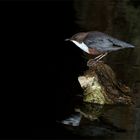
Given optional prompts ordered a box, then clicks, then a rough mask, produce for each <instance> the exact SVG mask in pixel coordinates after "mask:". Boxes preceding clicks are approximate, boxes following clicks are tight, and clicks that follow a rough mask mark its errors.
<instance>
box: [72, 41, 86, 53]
mask: <svg viewBox="0 0 140 140" xmlns="http://www.w3.org/2000/svg"><path fill="white" fill-rule="evenodd" d="M71 41H72V42H73V43H74V44H75V45H77V46H78V47H79V48H80V49H82V50H83V51H85V52H86V53H89V50H88V47H87V45H86V44H84V43H83V42H82V43H79V42H77V41H75V40H71Z"/></svg>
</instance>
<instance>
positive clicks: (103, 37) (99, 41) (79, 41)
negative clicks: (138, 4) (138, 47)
mask: <svg viewBox="0 0 140 140" xmlns="http://www.w3.org/2000/svg"><path fill="white" fill-rule="evenodd" d="M66 41H72V42H73V43H74V44H75V45H77V46H78V47H79V48H80V49H82V50H83V51H85V52H86V53H88V54H91V55H95V56H96V55H97V57H95V58H94V59H93V60H94V61H95V62H98V61H99V60H101V59H102V58H103V57H105V56H106V55H107V54H108V53H110V52H112V51H117V50H120V49H124V48H134V47H135V46H133V45H131V44H129V43H126V42H124V41H121V40H118V39H116V38H113V37H111V36H109V35H107V34H105V33H102V32H98V31H90V32H80V33H77V34H75V35H73V36H72V37H71V38H69V39H66Z"/></svg>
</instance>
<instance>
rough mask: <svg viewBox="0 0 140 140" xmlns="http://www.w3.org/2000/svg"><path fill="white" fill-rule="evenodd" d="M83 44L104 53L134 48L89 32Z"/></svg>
mask: <svg viewBox="0 0 140 140" xmlns="http://www.w3.org/2000/svg"><path fill="white" fill-rule="evenodd" d="M84 43H85V44H86V45H87V46H88V47H90V48H96V49H97V50H99V51H101V52H104V51H116V50H119V49H123V48H134V47H135V46H133V45H131V44H129V43H126V42H124V41H121V40H118V39H115V38H113V37H111V36H109V35H107V34H104V33H101V32H89V34H88V35H87V37H86V38H85V40H84Z"/></svg>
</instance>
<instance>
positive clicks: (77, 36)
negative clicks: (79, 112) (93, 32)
mask: <svg viewBox="0 0 140 140" xmlns="http://www.w3.org/2000/svg"><path fill="white" fill-rule="evenodd" d="M87 34H88V33H86V32H80V33H77V34H75V35H73V36H72V37H70V38H69V39H65V41H71V40H74V41H77V42H79V43H82V42H83V40H84V38H85V37H86V36H87Z"/></svg>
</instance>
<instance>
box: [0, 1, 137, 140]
mask: <svg viewBox="0 0 140 140" xmlns="http://www.w3.org/2000/svg"><path fill="white" fill-rule="evenodd" d="M139 6H140V3H139V1H138V0H128V1H125V0H122V1H118V0H106V1H103V0H87V1H85V0H43V1H37V0H36V1H31V0H30V1H12V0H11V1H0V7H1V8H0V12H1V44H4V45H2V47H1V48H2V49H4V51H2V53H3V55H2V62H3V63H4V65H3V66H2V70H3V75H4V80H3V83H4V84H5V83H6V84H5V85H6V86H5V88H4V90H3V91H5V92H3V94H2V95H4V97H5V98H2V99H5V100H3V102H4V104H3V103H2V106H4V107H3V110H4V112H8V114H7V113H3V114H6V115H5V116H6V117H8V118H7V119H6V121H4V128H3V131H5V130H6V131H5V132H6V134H5V133H3V138H21V137H23V138H31V137H33V138H58V136H59V137H61V138H62V137H63V136H64V135H66V136H68V137H70V136H69V135H68V134H67V133H65V131H63V130H61V129H60V128H59V127H57V126H56V125H55V121H56V119H61V118H63V117H64V116H67V115H69V114H71V112H72V111H73V106H69V103H71V101H72V99H73V96H74V95H75V94H77V93H80V92H81V89H80V87H79V85H78V82H77V79H76V78H77V76H78V75H79V74H81V72H82V71H83V70H85V69H86V66H85V64H86V63H85V60H84V59H83V57H81V56H82V52H81V50H79V49H78V48H76V47H75V46H74V45H73V44H72V43H70V42H69V43H68V42H67V43H66V42H65V41H64V39H65V38H68V37H70V36H72V35H73V34H75V33H77V32H79V31H89V30H98V31H102V32H105V33H108V34H110V35H112V36H114V37H117V38H119V39H122V40H124V41H128V40H129V42H131V43H132V44H134V45H136V48H135V50H134V51H133V52H131V51H123V52H119V53H115V55H114V54H112V55H110V56H108V57H107V58H106V62H107V63H108V64H110V66H111V67H112V68H113V70H115V72H116V74H117V76H118V77H121V78H120V79H122V80H123V82H124V83H126V84H128V85H129V86H130V87H132V88H134V89H136V90H137V91H138V88H139V87H140V86H139V85H140V79H139V77H140V76H139V75H140V59H139V58H140V57H139V52H140V49H139V46H140V45H139V44H140V42H139V35H140V34H139V33H140V26H139V25H140V24H139ZM7 87H8V88H7ZM73 87H74V88H73ZM8 93H10V94H8ZM11 93H14V94H11ZM137 93H138V92H137ZM137 95H138V94H136V96H137ZM138 97H139V96H138ZM137 99H139V98H137ZM64 101H65V102H64ZM5 104H8V107H5ZM138 107H139V101H138ZM67 108H69V111H68V112H67V111H66V110H67ZM19 113H20V115H19ZM11 114H12V115H11ZM16 114H18V115H16ZM5 116H4V117H3V118H5ZM9 116H10V117H9ZM12 116H14V117H12ZM15 116H16V117H15ZM29 116H31V117H29ZM20 117H21V118H22V119H21V118H20ZM25 118H27V120H28V118H29V119H30V121H29V123H28V121H26V119H25ZM17 119H19V120H20V121H18V122H21V123H18V125H15V122H16V121H17ZM13 120H16V121H13ZM21 120H23V121H21ZM24 122H26V123H27V124H26V123H24ZM31 122H32V124H31V126H30V127H29V126H28V125H29V124H30V123H31ZM6 124H7V125H6ZM24 125H25V128H23V127H22V126H24ZM9 126H10V127H9ZM14 126H16V128H15V129H14ZM7 127H8V129H7ZM22 128H23V129H22ZM29 128H32V129H29ZM12 130H13V131H12ZM27 130H29V131H28V134H29V136H27ZM3 131H2V132H3ZM7 133H8V134H7ZM1 137H2V135H1Z"/></svg>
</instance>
